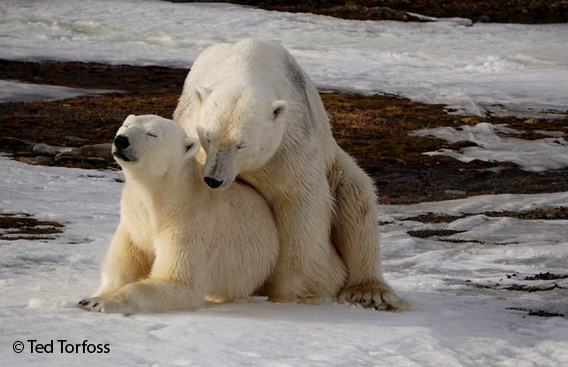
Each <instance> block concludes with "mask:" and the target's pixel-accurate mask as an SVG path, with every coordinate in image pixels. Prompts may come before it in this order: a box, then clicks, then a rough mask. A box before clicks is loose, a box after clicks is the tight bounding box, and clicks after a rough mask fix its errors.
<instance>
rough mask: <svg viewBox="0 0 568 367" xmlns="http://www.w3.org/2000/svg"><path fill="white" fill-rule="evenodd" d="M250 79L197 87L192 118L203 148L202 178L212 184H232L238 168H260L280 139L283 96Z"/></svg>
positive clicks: (284, 112)
mask: <svg viewBox="0 0 568 367" xmlns="http://www.w3.org/2000/svg"><path fill="white" fill-rule="evenodd" d="M251 84H252V83H251V82H250V81H246V82H238V81H229V82H224V83H222V84H217V85H214V86H212V87H210V88H205V87H197V88H196V90H195V100H196V101H197V103H198V104H199V114H198V120H197V123H196V130H197V134H198V135H199V139H200V141H201V145H202V147H203V149H204V150H205V152H206V153H207V160H206V162H205V168H204V178H205V182H206V183H207V184H208V185H209V186H210V187H211V188H214V189H224V188H227V187H229V186H230V185H231V183H232V182H233V181H234V180H235V178H236V177H237V175H238V174H239V173H241V172H251V171H254V170H257V169H259V168H261V167H262V166H263V165H264V164H266V162H268V160H269V159H270V158H272V156H273V155H274V153H276V151H277V150H278V148H279V147H280V144H281V142H282V137H283V135H284V125H285V121H284V118H283V116H284V115H285V114H286V111H287V109H288V103H287V102H286V101H282V100H277V99H276V97H275V96H274V93H273V92H271V91H269V90H265V89H266V88H263V87H262V86H256V85H253V84H252V85H251Z"/></svg>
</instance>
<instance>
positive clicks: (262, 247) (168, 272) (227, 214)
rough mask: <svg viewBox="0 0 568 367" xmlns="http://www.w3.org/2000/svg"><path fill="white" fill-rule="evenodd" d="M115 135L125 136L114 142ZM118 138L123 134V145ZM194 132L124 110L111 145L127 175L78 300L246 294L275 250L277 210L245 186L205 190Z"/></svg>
mask: <svg viewBox="0 0 568 367" xmlns="http://www.w3.org/2000/svg"><path fill="white" fill-rule="evenodd" d="M119 136H122V137H126V138H127V139H128V141H129V143H130V145H129V146H128V147H127V148H126V149H119V148H117V147H121V144H120V143H119V142H118V140H119V139H123V140H124V138H118V137H119ZM122 145H124V143H123V144H122ZM198 149H199V140H198V139H196V138H189V137H187V136H186V134H185V132H184V131H183V129H182V128H181V127H180V126H179V125H178V124H176V123H174V122H173V121H171V120H166V119H163V118H160V117H158V116H137V117H136V116H129V117H128V118H127V119H126V120H125V121H124V124H123V126H122V127H121V128H120V129H119V130H118V134H117V138H116V139H115V145H114V147H113V152H114V154H115V156H116V160H117V162H118V163H119V164H120V165H121V166H122V168H123V171H124V176H125V178H126V183H125V186H124V191H123V194H122V201H121V218H120V224H119V225H118V229H117V230H116V233H115V235H114V238H113V240H112V243H111V245H110V248H109V250H108V253H107V255H106V259H105V260H104V263H103V266H102V281H101V286H100V289H99V291H98V292H97V295H96V296H94V297H93V298H88V299H84V300H82V301H81V302H79V307H81V308H84V309H87V310H90V311H100V312H119V313H126V314H128V313H141V312H166V311H182V310H193V309H197V308H200V307H201V306H202V304H203V302H204V298H205V296H206V295H208V296H209V297H212V298H215V299H217V300H218V299H222V300H235V299H238V298H242V297H247V296H249V295H252V294H253V293H254V292H255V290H257V289H259V288H261V287H262V286H263V284H264V282H265V280H266V279H267V277H268V276H269V274H270V273H271V272H272V270H273V268H274V264H275V262H276V259H277V256H278V247H279V245H278V236H277V231H276V225H275V222H274V216H273V214H272V211H271V210H270V208H269V207H268V205H267V204H266V202H265V201H264V199H263V198H262V197H261V196H260V195H259V194H258V193H257V192H256V191H255V190H254V189H252V188H251V187H249V186H248V185H246V184H242V183H235V184H234V185H232V186H231V188H230V189H228V190H225V191H214V190H211V189H209V188H208V187H207V186H206V184H205V183H204V182H203V179H202V176H203V173H202V167H201V165H200V164H199V163H198V162H197V160H196V159H195V157H194V155H195V153H196V152H197V151H198Z"/></svg>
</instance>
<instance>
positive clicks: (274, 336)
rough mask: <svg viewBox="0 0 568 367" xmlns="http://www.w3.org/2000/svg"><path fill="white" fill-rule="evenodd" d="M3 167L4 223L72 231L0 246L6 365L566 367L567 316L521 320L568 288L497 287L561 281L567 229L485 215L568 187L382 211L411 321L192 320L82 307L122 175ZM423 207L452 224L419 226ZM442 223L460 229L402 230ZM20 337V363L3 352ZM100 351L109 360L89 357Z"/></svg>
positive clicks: (319, 316) (302, 310) (251, 303)
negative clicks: (24, 218)
mask: <svg viewBox="0 0 568 367" xmlns="http://www.w3.org/2000/svg"><path fill="white" fill-rule="evenodd" d="M0 171H1V172H2V175H1V176H0V191H1V192H2V195H1V196H0V210H1V212H2V213H4V214H5V213H27V214H30V215H33V217H35V218H37V219H38V220H50V221H58V222H60V223H62V224H64V225H65V228H64V230H63V233H61V234H56V235H48V236H47V237H49V238H46V239H44V240H39V241H38V240H27V239H18V240H10V241H9V240H0V320H1V325H0V330H1V332H0V359H1V360H2V361H3V364H5V365H7V366H26V365H29V366H36V365H41V366H75V365H78V364H84V363H89V364H92V363H96V364H100V365H120V366H123V367H126V366H254V365H256V366H346V365H347V366H403V367H404V366H436V367H438V366H479V365H484V366H512V367H517V366H538V367H545V366H555V367H560V366H565V365H566V364H568V349H566V343H567V342H568V319H567V318H566V317H550V318H541V317H535V316H528V312H529V310H533V311H540V310H543V311H546V312H549V313H553V314H557V313H558V314H564V315H567V314H568V305H567V304H566V297H567V296H568V291H567V290H566V287H568V279H559V280H556V281H554V282H552V283H551V282H550V281H548V282H542V281H541V282H538V281H536V282H533V283H534V284H535V285H541V284H542V283H544V284H545V285H547V286H550V285H551V284H553V283H554V284H557V286H558V287H556V288H555V289H552V290H548V291H542V292H534V293H527V292H522V291H512V290H506V289H505V288H506V287H509V286H512V285H514V284H516V283H518V282H522V279H524V277H526V276H532V275H534V274H539V273H540V272H552V273H557V274H565V272H566V248H567V242H566V238H568V223H567V221H564V220H521V219H511V218H506V217H502V218H499V217H497V218H495V217H488V216H486V215H485V214H484V213H486V212H494V211H501V210H508V211H521V210H529V209H534V208H543V209H549V208H554V207H557V206H566V205H568V193H557V194H543V195H497V196H480V197H474V198H470V199H462V200H455V201H446V202H439V203H422V204H417V205H411V206H396V205H382V206H380V208H379V211H380V214H379V219H380V220H381V222H382V223H383V225H382V227H381V228H382V235H381V240H382V251H383V258H384V265H385V272H386V273H385V275H386V278H387V280H388V281H389V282H390V284H391V285H392V286H393V287H394V288H395V289H396V290H397V292H398V293H399V294H400V295H402V296H403V297H405V298H406V299H408V300H409V301H411V302H412V303H413V304H414V306H415V308H416V310H415V311H411V312H405V313H389V312H378V311H372V310H366V309H361V308H357V307H354V306H347V305H343V304H336V303H331V302H328V303H326V304H323V305H318V306H308V305H300V304H275V303H270V302H267V301H266V300H265V299H263V298H258V297H257V298H251V299H249V300H245V301H243V302H240V303H235V304H210V305H207V306H206V307H205V308H204V309H202V310H199V311H196V312H184V313H177V314H162V315H134V316H122V315H107V314H94V313H88V312H85V311H82V310H79V309H76V308H75V305H76V302H78V301H79V300H80V299H81V298H82V297H84V296H89V295H92V293H93V292H94V291H95V290H96V288H97V285H98V281H99V264H100V261H101V258H102V256H103V254H104V252H105V250H106V248H107V246H108V244H109V241H110V239H111V236H112V234H113V231H114V229H115V227H116V225H117V224H118V220H119V200H120V194H121V189H122V186H123V183H122V182H123V177H122V173H121V172H120V171H110V170H100V171H94V170H81V169H70V168H53V167H41V166H29V165H26V164H23V163H20V162H16V161H13V160H10V159H8V158H6V157H1V158H0ZM425 213H439V214H446V215H455V216H456V218H459V219H456V220H453V221H450V222H449V223H446V224H427V223H426V224H425V223H421V222H419V221H417V220H416V217H417V216H418V215H420V214H425ZM466 213H467V216H465V217H464V214H466ZM439 228H446V229H453V230H459V231H460V232H459V233H456V234H453V235H451V236H446V237H430V238H417V237H413V236H411V235H410V234H409V232H411V233H412V231H416V230H425V229H439ZM447 240H457V241H454V242H448V241H447ZM507 275H509V276H511V279H508V278H507ZM525 283H526V282H525ZM496 284H499V285H496ZM29 340H36V342H30V341H29ZM59 340H65V342H60V341H59ZM85 340H87V342H86V343H85V345H86V347H83V346H82V345H83V342H84V341H85ZM17 341H21V342H22V343H23V351H22V352H21V353H15V352H14V351H13V349H12V348H14V347H17V346H15V343H16V342H17ZM52 341H53V342H52ZM32 343H35V344H34V348H37V344H42V345H45V344H47V347H46V348H47V350H50V345H53V346H52V348H53V353H44V354H41V353H39V352H38V351H37V350H36V351H35V352H34V353H32V350H31V347H32ZM76 344H80V346H78V347H77V346H76ZM88 344H91V345H92V346H91V347H89V346H88ZM97 346H98V347H99V348H100V350H101V351H103V353H96V352H95V353H92V354H91V353H89V349H88V348H91V349H90V350H91V351H95V350H97V349H96V348H97ZM105 347H106V348H107V349H108V350H109V352H108V353H104V351H105V350H106V349H105ZM61 348H63V353H62V352H61V351H62V349H61ZM82 348H87V349H82Z"/></svg>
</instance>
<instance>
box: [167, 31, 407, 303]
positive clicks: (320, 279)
mask: <svg viewBox="0 0 568 367" xmlns="http://www.w3.org/2000/svg"><path fill="white" fill-rule="evenodd" d="M174 121H176V122H177V123H179V124H180V125H181V126H182V127H183V128H184V129H185V131H186V132H187V134H188V135H189V136H199V138H200V140H201V143H202V147H203V149H204V151H205V153H206V158H205V157H204V156H203V154H201V156H200V159H202V160H205V169H204V180H205V182H207V184H208V185H209V186H210V187H212V188H217V189H224V188H227V187H229V186H230V185H232V184H234V183H233V182H234V181H235V179H236V178H238V179H239V180H243V181H245V182H247V183H249V184H250V185H252V186H253V187H255V188H256V189H257V190H258V191H259V192H260V193H261V194H262V196H263V197H264V198H265V199H266V200H267V202H268V203H269V204H270V206H271V207H272V209H273V211H274V213H275V216H276V223H277V227H278V233H279V236H280V246H281V252H280V255H279V258H278V261H277V264H276V269H275V271H274V273H273V275H272V276H271V278H270V280H269V282H268V283H267V285H266V287H265V292H266V294H267V295H268V296H269V297H270V299H272V300H275V301H293V300H300V301H304V302H309V303H317V302H319V301H320V300H321V299H322V298H325V297H336V296H338V297H339V300H340V301H347V302H350V303H359V304H362V305H363V306H366V307H372V308H376V309H380V310H384V309H389V310H400V309H403V308H405V307H406V305H407V304H406V302H405V301H403V300H401V299H399V298H398V297H397V296H396V295H395V294H394V293H393V292H392V291H391V289H390V288H389V287H388V285H387V284H386V283H385V281H384V279H383V275H382V269H381V258H380V252H379V233H378V223H377V211H376V194H375V190H374V186H373V183H372V181H371V179H370V178H369V177H368V176H367V175H366V174H365V173H364V172H363V170H362V169H361V168H359V166H358V165H357V164H356V163H355V161H354V160H353V159H352V158H351V157H350V156H349V155H348V154H347V153H345V152H344V151H343V150H342V149H341V148H340V147H339V146H338V145H337V144H336V142H335V140H334V138H333V136H332V133H331V128H330V125H329V120H328V117H327V113H326V111H325V109H324V106H323V104H322V102H321V98H320V96H319V94H318V92H317V90H316V88H315V87H314V85H313V83H312V82H311V80H310V78H309V77H308V76H307V75H306V74H305V73H304V71H303V70H302V69H301V68H300V67H299V65H298V64H297V63H296V61H295V60H294V58H293V57H292V56H291V55H290V54H289V53H288V52H287V51H286V50H285V49H284V48H283V47H281V46H280V45H278V44H275V43H270V42H264V41H258V40H243V41H240V42H237V43H235V44H217V45H214V46H211V47H209V48H207V49H206V50H204V51H203V53H202V54H201V55H200V56H199V57H198V58H197V60H196V61H195V63H194V64H193V66H192V68H191V71H190V72H189V74H188V76H187V79H186V81H185V84H184V89H183V93H182V95H181V97H180V100H179V104H178V106H177V108H176V110H175V112H174Z"/></svg>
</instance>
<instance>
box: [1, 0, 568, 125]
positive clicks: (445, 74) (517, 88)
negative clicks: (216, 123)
mask: <svg viewBox="0 0 568 367" xmlns="http://www.w3.org/2000/svg"><path fill="white" fill-rule="evenodd" d="M463 24H468V23H466V22H463V21H461V20H460V19H454V20H451V21H444V22H436V23H401V22H373V21H350V20H341V19H335V18H331V17H325V16H317V15H311V14H291V13H280V12H269V11H264V10H259V9H254V8H245V7H239V6H233V5H227V4H210V3H208V4H195V3H185V4H173V3H169V2H165V1H157V0H119V1H117V0H91V1H66V0H35V1H34V0H26V1H21V0H3V1H2V2H0V57H1V58H7V59H15V60H46V59H53V60H70V61H95V62H103V63H114V64H118V63H124V64H136V65H149V64H158V65H166V66H184V67H188V66H190V65H191V63H192V62H193V60H194V59H195V58H196V57H197V55H198V54H199V53H200V52H201V51H202V50H203V49H204V48H205V47H207V46H210V45H212V44H215V43H218V42H234V41H237V40H239V39H242V38H245V37H261V38H266V39H271V40H276V41H279V42H281V43H282V44H283V45H284V46H285V47H287V48H288V49H289V50H290V51H291V53H292V54H293V55H294V56H295V57H296V58H297V59H298V61H299V63H300V64H301V65H302V67H304V68H305V70H306V71H307V72H308V73H309V75H310V76H311V77H312V78H313V79H314V81H315V82H316V84H317V85H318V86H319V87H320V88H323V89H339V90H343V91H354V92H359V93H366V94H373V93H391V94H397V95H401V96H405V97H408V98H411V99H413V100H416V101H421V102H426V103H440V104H446V105H448V106H449V108H451V109H453V110H455V112H457V113H468V114H478V115H483V114H485V113H487V112H491V113H493V114H506V115H512V114H514V115H522V116H541V117H548V116H552V117H563V116H565V115H566V111H567V110H568V98H566V96H568V24H553V25H518V24H475V25H474V26H471V27H468V26H465V25H463Z"/></svg>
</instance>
